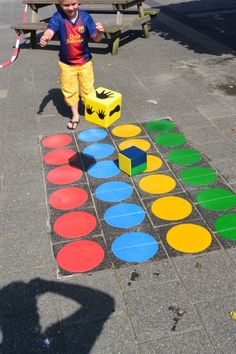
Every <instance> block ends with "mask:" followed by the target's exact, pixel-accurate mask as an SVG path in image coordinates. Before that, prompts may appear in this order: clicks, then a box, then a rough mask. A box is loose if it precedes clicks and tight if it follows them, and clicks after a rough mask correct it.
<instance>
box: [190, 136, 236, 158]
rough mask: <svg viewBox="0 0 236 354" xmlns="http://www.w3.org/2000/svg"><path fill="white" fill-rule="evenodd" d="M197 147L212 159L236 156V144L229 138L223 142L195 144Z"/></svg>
mask: <svg viewBox="0 0 236 354" xmlns="http://www.w3.org/2000/svg"><path fill="white" fill-rule="evenodd" d="M195 146H196V148H197V149H198V150H199V151H201V152H203V153H204V154H205V155H206V156H207V158H208V159H209V160H210V161H216V160H224V159H233V158H235V153H236V146H235V145H234V144H232V143H231V142H230V141H229V140H226V141H221V144H218V142H217V143H210V144H201V145H200V144H195Z"/></svg>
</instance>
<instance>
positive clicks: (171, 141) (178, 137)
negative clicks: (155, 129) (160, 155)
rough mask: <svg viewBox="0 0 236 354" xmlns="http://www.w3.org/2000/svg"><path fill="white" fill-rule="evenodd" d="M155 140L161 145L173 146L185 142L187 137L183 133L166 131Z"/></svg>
mask: <svg viewBox="0 0 236 354" xmlns="http://www.w3.org/2000/svg"><path fill="white" fill-rule="evenodd" d="M155 140H156V143H157V144H159V145H161V146H166V147H172V146H179V145H182V144H184V143H185V141H186V137H185V136H184V135H183V134H181V133H166V134H160V135H158V136H157V137H156V138H155Z"/></svg>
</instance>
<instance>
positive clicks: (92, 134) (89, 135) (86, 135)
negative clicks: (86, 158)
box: [77, 128, 107, 143]
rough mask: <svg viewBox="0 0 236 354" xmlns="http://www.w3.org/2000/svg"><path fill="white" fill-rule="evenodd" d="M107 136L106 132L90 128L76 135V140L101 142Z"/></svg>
mask: <svg viewBox="0 0 236 354" xmlns="http://www.w3.org/2000/svg"><path fill="white" fill-rule="evenodd" d="M106 136H107V131H106V130H104V129H100V128H91V129H87V130H84V131H82V132H81V133H79V134H78V135H77V138H78V139H79V140H81V141H85V142H87V143H91V142H93V141H98V140H102V139H104V138H105V137H106Z"/></svg>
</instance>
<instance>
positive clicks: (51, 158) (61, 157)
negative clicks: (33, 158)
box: [43, 149, 77, 165]
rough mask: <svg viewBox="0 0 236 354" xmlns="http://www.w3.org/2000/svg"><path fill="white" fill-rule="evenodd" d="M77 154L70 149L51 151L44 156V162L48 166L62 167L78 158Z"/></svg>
mask: <svg viewBox="0 0 236 354" xmlns="http://www.w3.org/2000/svg"><path fill="white" fill-rule="evenodd" d="M76 155H77V153H76V152H75V151H74V150H70V149H58V150H53V151H49V152H48V153H47V154H46V155H44V158H43V161H44V162H45V163H46V164H48V165H62V164H64V163H69V162H70V159H72V158H73V157H76Z"/></svg>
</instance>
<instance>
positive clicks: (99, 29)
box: [93, 22, 104, 42]
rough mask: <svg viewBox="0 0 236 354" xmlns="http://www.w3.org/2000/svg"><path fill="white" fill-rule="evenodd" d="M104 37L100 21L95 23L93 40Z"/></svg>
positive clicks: (97, 40) (96, 40) (99, 39)
mask: <svg viewBox="0 0 236 354" xmlns="http://www.w3.org/2000/svg"><path fill="white" fill-rule="evenodd" d="M103 38H104V28H103V25H102V24H101V23H100V22H97V23H96V34H95V35H94V36H93V40H94V42H100V41H101V40H102V39H103Z"/></svg>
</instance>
